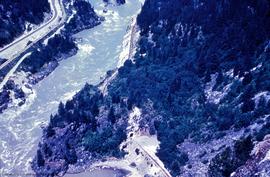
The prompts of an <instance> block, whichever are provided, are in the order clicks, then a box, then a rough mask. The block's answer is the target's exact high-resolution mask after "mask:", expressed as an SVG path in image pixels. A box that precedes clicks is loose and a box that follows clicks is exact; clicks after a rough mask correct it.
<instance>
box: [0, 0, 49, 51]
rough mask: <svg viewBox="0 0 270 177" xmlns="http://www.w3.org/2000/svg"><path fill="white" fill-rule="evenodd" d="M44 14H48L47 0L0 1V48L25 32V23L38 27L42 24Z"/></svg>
mask: <svg viewBox="0 0 270 177" xmlns="http://www.w3.org/2000/svg"><path fill="white" fill-rule="evenodd" d="M45 12H46V13H49V12H50V4H49V2H48V0H39V1H33V0H12V1H10V0H1V1H0V47H2V46H4V45H5V44H8V43H10V42H11V41H12V40H14V39H15V38H16V37H18V36H19V35H21V34H22V33H23V32H24V31H25V30H27V27H26V23H31V24H34V25H38V24H40V23H41V22H43V20H44V13H45Z"/></svg>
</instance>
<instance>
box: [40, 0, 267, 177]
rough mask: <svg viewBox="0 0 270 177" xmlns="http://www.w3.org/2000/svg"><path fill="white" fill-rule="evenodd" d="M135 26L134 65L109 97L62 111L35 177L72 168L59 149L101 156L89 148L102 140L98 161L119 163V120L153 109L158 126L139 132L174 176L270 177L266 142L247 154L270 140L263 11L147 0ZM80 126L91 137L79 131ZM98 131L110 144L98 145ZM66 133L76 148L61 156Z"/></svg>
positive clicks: (240, 0)
mask: <svg viewBox="0 0 270 177" xmlns="http://www.w3.org/2000/svg"><path fill="white" fill-rule="evenodd" d="M137 23H138V26H139V27H140V30H141V33H140V40H139V42H138V46H137V52H136V55H135V57H134V58H133V59H132V60H127V61H126V62H125V64H124V66H123V67H121V68H119V69H118V75H117V76H116V78H115V79H114V80H113V81H112V82H111V83H110V84H109V85H108V94H107V95H103V94H101V95H102V96H101V95H100V92H99V91H98V90H96V89H89V86H88V87H85V88H84V89H82V91H81V92H80V93H78V94H77V96H75V97H74V98H73V100H72V101H70V102H68V103H67V104H66V105H65V106H63V105H62V106H61V108H59V113H58V114H57V115H55V116H53V117H52V118H51V122H50V125H49V127H48V128H47V129H45V130H44V139H43V141H42V143H41V145H40V146H41V148H40V149H41V150H40V151H39V153H38V156H37V158H36V161H37V164H38V168H41V169H42V168H45V167H46V165H47V164H49V163H48V161H46V159H49V161H54V160H55V159H57V161H61V160H62V161H64V162H65V163H69V161H68V160H67V159H65V158H64V157H65V154H66V153H65V152H67V151H66V150H65V149H68V152H72V154H73V155H74V156H76V157H77V155H78V152H80V153H81V151H75V149H79V148H84V149H86V150H87V151H85V153H87V152H89V151H90V152H91V154H93V153H94V154H99V155H104V154H103V150H104V149H103V146H102V147H100V148H95V147H96V145H95V144H94V142H95V140H99V139H102V138H103V140H105V141H104V143H105V144H104V147H106V145H107V143H113V144H114V145H115V146H114V147H115V149H114V151H113V152H106V153H105V156H108V155H112V156H116V155H119V151H116V149H117V148H116V147H117V146H119V144H120V142H121V141H122V140H123V139H125V137H124V136H122V134H123V133H124V132H123V131H121V133H119V132H117V129H118V128H119V127H121V130H123V127H125V125H126V119H125V115H126V114H127V112H128V111H129V110H131V109H132V107H133V106H137V107H139V108H140V109H141V110H143V111H144V112H146V114H147V112H148V113H149V115H151V113H150V110H152V109H148V105H149V104H148V103H149V102H151V103H152V105H153V108H154V109H155V116H147V117H144V118H142V120H141V125H140V128H142V129H148V130H149V131H150V133H152V134H157V136H158V139H159V141H160V142H161V144H160V148H159V150H158V152H157V155H158V156H159V158H160V159H161V160H162V161H163V162H164V164H165V166H166V168H168V169H169V170H170V172H171V174H172V175H173V176H200V177H201V176H211V177H221V176H225V177H226V176H230V175H236V176H237V175H238V176H241V175H242V176H243V175H244V176H245V175H249V176H255V175H258V176H263V175H265V174H267V175H270V174H269V171H268V170H267V169H268V167H269V163H270V162H269V158H268V156H267V155H266V154H268V153H267V152H268V151H269V147H268V145H267V142H265V141H267V138H266V139H265V140H264V143H263V142H262V143H263V144H264V145H263V149H264V150H263V153H255V154H254V150H253V149H254V146H256V147H257V146H260V144H261V143H259V145H258V142H259V141H263V139H264V137H265V136H266V135H267V134H269V133H270V130H269V123H270V117H269V114H270V109H269V108H270V93H269V91H270V82H269V80H270V60H269V59H270V58H269V57H270V40H269V39H270V38H269V37H270V33H269V30H270V2H269V1H267V0H258V1H244V0H221V1H215V0H193V1H190V0H166V1H165V0H146V1H145V4H144V6H143V7H142V11H141V14H140V15H139V16H138V18H137ZM93 88H95V87H93ZM93 95H96V96H93ZM97 95H100V96H97ZM93 98H95V99H97V100H96V101H93V100H92V99H93ZM95 99H94V100H95ZM91 100H92V101H91ZM79 105H83V106H79ZM97 122H98V124H96V123H97ZM74 125H76V126H75V127H76V129H74V128H70V126H74ZM93 125H95V128H94V129H93V127H92V126H93ZM107 125H110V126H107ZM87 126H90V127H92V129H91V131H90V132H87V133H86V132H85V131H79V130H80V129H82V128H83V127H87ZM104 127H109V129H106V131H109V134H110V135H111V136H112V137H115V139H113V140H111V139H110V138H107V139H106V138H104V137H106V135H107V134H106V133H107V132H106V133H104V131H105V129H103V128H104ZM63 129H64V130H65V131H67V132H68V133H67V134H68V135H70V134H73V133H75V132H78V134H76V136H73V137H76V138H75V139H76V141H77V142H83V143H77V144H74V143H73V144H72V145H73V146H70V145H69V142H68V141H65V139H64V138H62V140H63V143H66V144H67V145H66V146H65V147H63V149H64V150H63V151H61V156H59V155H55V154H58V153H59V150H55V146H54V143H53V142H55V141H56V140H58V139H59V134H58V133H57V132H58V131H62V130H63ZM48 133H49V135H50V136H49V138H48V137H46V136H47V135H48ZM118 135H121V136H120V137H118ZM61 136H63V137H65V135H64V134H61ZM48 143H49V145H48ZM63 143H62V144H63ZM265 144H266V145H265ZM45 145H46V146H45ZM44 147H46V148H47V147H49V149H50V151H47V150H46V148H45V150H44V149H43V148H44ZM260 147H261V146H260ZM252 150H253V151H252ZM48 152H50V153H48ZM116 152H117V153H116ZM259 154H262V155H259ZM80 155H81V154H80ZM54 157H60V158H54ZM91 157H92V158H93V160H95V156H91ZM43 159H45V162H47V163H45V164H44V163H38V162H39V161H41V162H43V161H44V160H43ZM262 159H264V160H262ZM262 161H263V163H260V164H258V162H262ZM75 162H76V161H72V163H75ZM246 169H248V170H246ZM243 171H244V172H243Z"/></svg>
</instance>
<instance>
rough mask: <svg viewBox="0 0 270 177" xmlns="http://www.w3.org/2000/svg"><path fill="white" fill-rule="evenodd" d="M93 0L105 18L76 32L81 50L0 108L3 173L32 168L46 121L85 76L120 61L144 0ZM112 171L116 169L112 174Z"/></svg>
mask: <svg viewBox="0 0 270 177" xmlns="http://www.w3.org/2000/svg"><path fill="white" fill-rule="evenodd" d="M131 1H132V2H131ZM90 2H91V4H92V5H93V6H94V8H95V9H96V11H97V12H98V13H99V14H102V15H103V16H105V18H106V20H105V21H104V22H103V23H102V24H101V25H99V26H97V27H95V28H93V29H90V30H85V31H82V32H80V33H78V34H76V35H75V36H76V37H78V38H80V39H81V40H79V41H78V46H79V51H78V53H77V54H76V55H75V56H73V57H70V58H68V59H66V60H63V61H61V62H60V65H59V66H58V67H57V68H56V70H55V71H54V72H53V73H51V74H50V75H49V76H48V77H47V78H45V79H44V80H42V81H41V82H39V83H38V84H37V85H35V86H34V87H33V89H34V92H35V94H33V95H32V98H31V99H29V100H28V101H27V104H25V105H24V106H22V107H20V108H14V107H13V108H9V109H7V110H6V111H5V112H4V113H3V114H0V152H1V154H0V176H5V175H9V176H23V177H24V176H29V175H30V174H32V173H33V172H32V170H31V167H30V162H31V161H32V159H33V157H34V156H35V153H36V149H37V145H38V142H39V141H40V138H41V135H42V129H41V126H44V125H46V124H47V123H48V120H49V117H50V115H51V114H54V113H55V112H56V110H57V107H58V104H59V102H60V101H66V100H67V99H70V98H71V97H72V96H73V95H74V94H75V93H76V92H77V91H79V90H80V89H81V88H82V87H83V86H84V84H85V83H86V82H88V83H90V84H97V83H98V82H99V81H100V78H101V77H102V76H104V75H105V73H106V71H107V70H110V69H113V68H115V67H116V66H117V63H118V60H119V54H120V52H121V51H122V41H123V38H124V35H125V34H126V29H127V27H128V25H129V24H130V22H131V19H132V16H134V15H136V14H137V13H138V11H139V9H140V8H141V2H140V0H128V1H127V3H126V4H125V5H123V6H118V7H113V6H109V7H108V11H107V12H106V13H103V12H102V11H103V9H104V8H103V5H104V4H103V3H102V0H98V1H94V0H91V1H90ZM93 173H94V172H93ZM99 173H100V171H99ZM101 173H102V172H101ZM110 173H113V171H110V172H109V173H108V172H105V173H104V175H102V174H101V175H99V176H100V177H107V176H108V174H110ZM27 174H28V175H27ZM114 175H117V174H110V175H109V176H114ZM92 176H95V174H93V175H92ZM88 177H91V174H88Z"/></svg>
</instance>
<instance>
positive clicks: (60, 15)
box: [0, 0, 65, 70]
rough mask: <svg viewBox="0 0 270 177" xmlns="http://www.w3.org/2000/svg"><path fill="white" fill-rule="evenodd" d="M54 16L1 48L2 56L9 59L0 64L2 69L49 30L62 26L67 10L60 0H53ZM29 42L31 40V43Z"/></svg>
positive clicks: (0, 54) (0, 55)
mask: <svg viewBox="0 0 270 177" xmlns="http://www.w3.org/2000/svg"><path fill="white" fill-rule="evenodd" d="M51 9H52V14H53V15H52V17H51V19H50V20H49V21H47V22H46V23H44V24H42V25H41V26H39V27H38V28H37V29H35V30H34V31H32V32H30V33H28V34H26V35H23V36H21V37H19V38H18V39H16V40H15V41H13V42H12V43H10V44H9V45H7V46H5V47H3V48H1V49H0V57H1V58H5V59H7V61H6V62H4V63H3V64H2V65H1V66H0V70H1V69H3V68H4V67H5V66H7V65H8V64H9V63H10V62H12V61H13V60H14V59H16V58H17V57H18V56H19V55H20V54H21V53H23V52H24V51H26V50H27V49H28V48H30V47H31V46H32V45H33V44H35V43H36V42H37V41H39V40H40V39H42V38H44V37H45V36H46V35H47V34H48V33H49V32H51V31H52V30H54V29H56V28H57V27H59V26H61V25H62V24H63V22H64V19H65V18H64V16H65V10H64V9H63V5H62V4H61V2H60V0H51ZM29 42H31V43H30V44H29Z"/></svg>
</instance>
